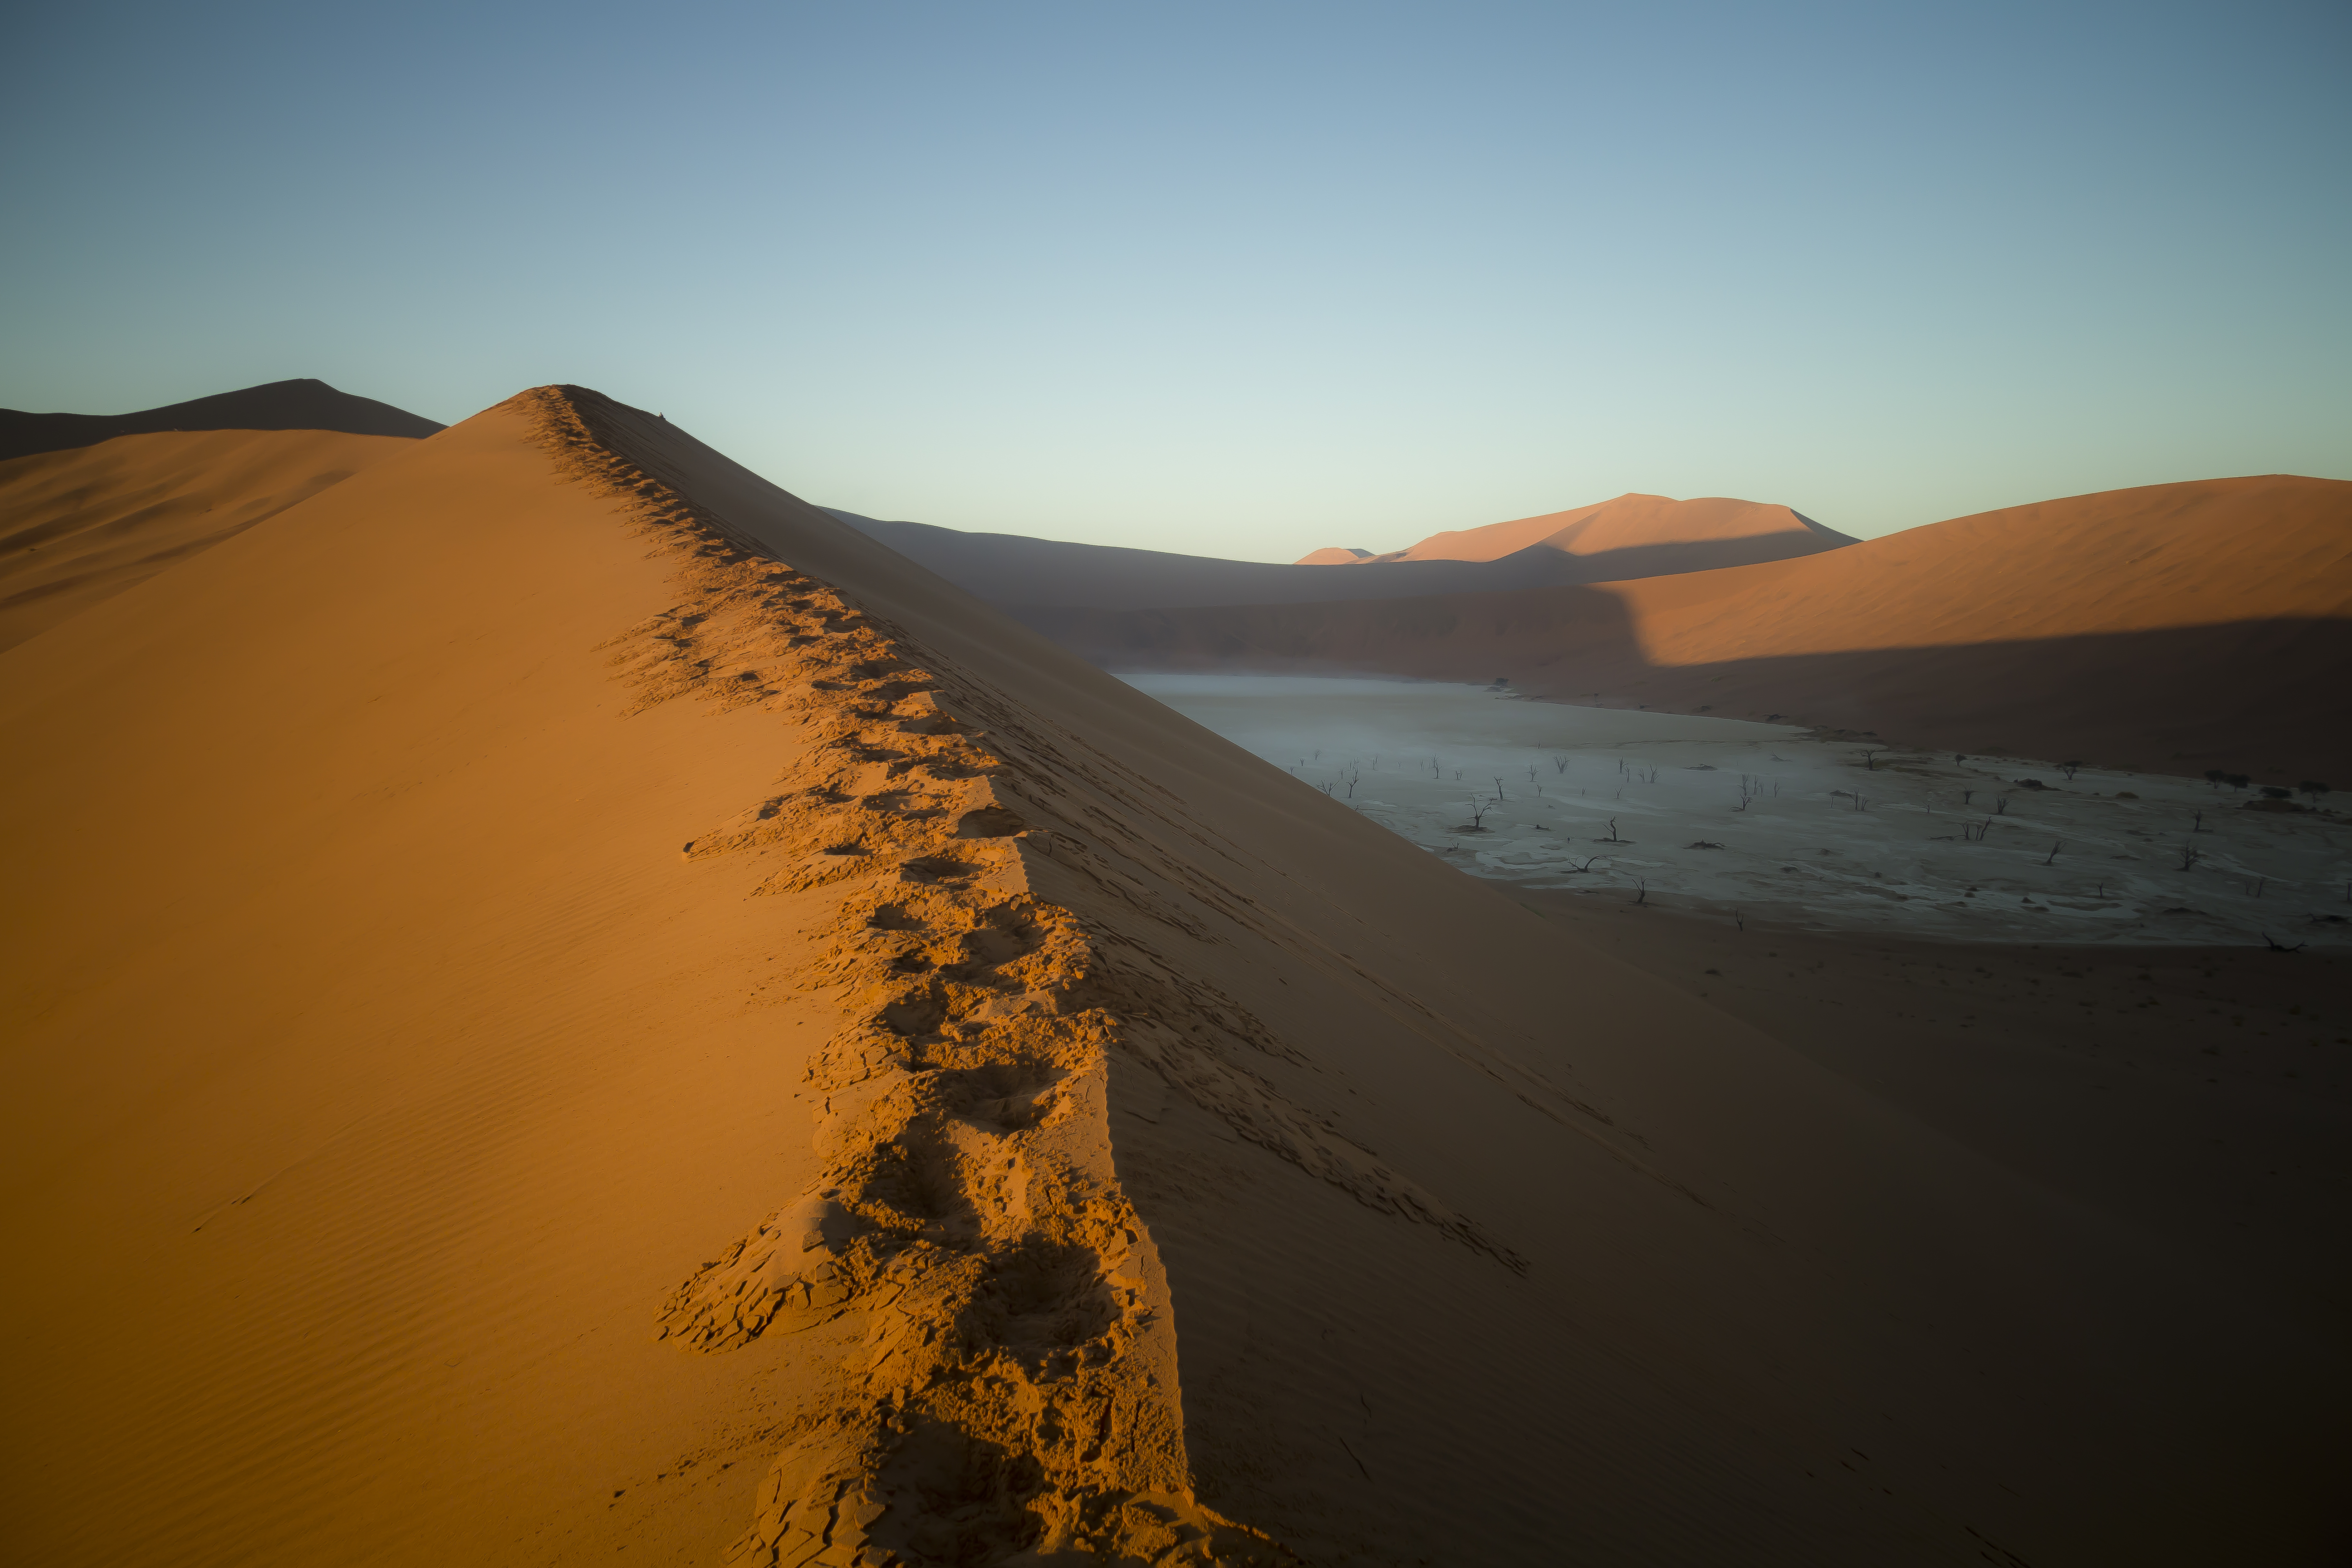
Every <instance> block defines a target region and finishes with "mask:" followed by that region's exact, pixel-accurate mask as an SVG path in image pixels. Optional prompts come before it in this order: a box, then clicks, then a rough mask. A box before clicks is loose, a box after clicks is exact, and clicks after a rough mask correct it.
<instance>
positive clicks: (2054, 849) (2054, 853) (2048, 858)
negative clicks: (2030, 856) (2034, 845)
mask: <svg viewBox="0 0 2352 1568" xmlns="http://www.w3.org/2000/svg"><path fill="white" fill-rule="evenodd" d="M2065 846H2066V841H2065V840H2064V839H2063V838H2061V839H2060V840H2058V842H2057V843H2055V844H2053V845H2052V846H2051V847H2050V853H2049V854H2047V855H2044V856H2043V857H2042V864H2043V865H2044V866H2047V865H2050V864H2051V863H2052V862H2053V861H2055V860H2056V859H2057V858H2058V851H2059V850H2061V849H2063V848H2064V847H2065Z"/></svg>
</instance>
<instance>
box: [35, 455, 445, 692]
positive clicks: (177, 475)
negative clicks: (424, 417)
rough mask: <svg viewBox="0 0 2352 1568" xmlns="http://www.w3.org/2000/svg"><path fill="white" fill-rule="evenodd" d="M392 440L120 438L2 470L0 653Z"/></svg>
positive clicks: (332, 479) (274, 509) (354, 467)
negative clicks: (1, 650)
mask: <svg viewBox="0 0 2352 1568" xmlns="http://www.w3.org/2000/svg"><path fill="white" fill-rule="evenodd" d="M408 446H409V443H408V442H407V441H405V440H403V439H401V438H398V437H389V436H347V435H342V434H339V433H337V432H333V431H327V430H284V431H256V430H215V431H205V432H201V433H191V434H176V433H175V434H169V435H161V436H118V437H114V438H112V439H110V440H108V441H105V442H102V443H100V444H99V445H97V446H94V447H74V448H68V449H67V450H65V451H60V452H49V453H44V454H42V455H40V456H37V457H31V458H16V459H15V460H14V461H11V462H5V463H0V649H5V648H11V647H16V645H17V644H18V643H20V642H23V641H24V640H25V639H26V637H34V636H36V635H37V634H39V633H40V632H42V631H44V630H46V629H47V628H48V627H50V626H56V625H57V624H58V623H59V622H60V621H65V620H69V619H71V618H72V617H73V616H77V615H79V614H80V613H81V612H82V611H83V610H85V609H88V608H89V606H90V605H95V604H97V603H99V602H100V600H102V599H106V598H110V597H111V596H112V595H116V594H119V593H121V591H122V590H123V589H125V588H128V587H130V586H131V585H132V584H136V583H142V582H144V581H145V580H146V579H148V578H150V577H152V576H153V575H154V574H156V573H158V572H161V571H163V569H164V568H165V567H167V566H169V565H171V564H172V563H174V562H177V561H183V560H185V559H186V558H187V557H189V556H191V555H194V554H195V553H196V552H199V551H204V550H209V549H211V548H212V547H213V546H214V545H215V544H218V543H219V542H221V541H222V540H224V539H228V538H231V537H234V536H235V535H236V534H237V533H239V532H242V531H244V530H246V529H248V528H251V527H252V526H253V525H254V524H255V523H257V522H260V521H264V520H265V519H268V518H272V517H275V516H277V515H278V513H279V512H281V511H284V510H286V509H287V508H288V507H289V506H292V505H294V504H295V503H296V502H297V501H301V500H309V499H310V497H311V496H314V495H316V494H318V493H319V492H320V490H322V489H326V488H327V487H328V486H329V485H333V484H340V483H341V482H342V481H343V480H344V479H349V478H351V476H352V475H353V474H355V473H358V472H359V471H360V470H361V469H362V468H366V467H367V466H368V465H370V464H371V463H375V462H379V461H381V460H383V458H388V457H390V456H392V455H393V454H394V453H395V452H400V451H404V450H405V449H406V448H407V447H408Z"/></svg>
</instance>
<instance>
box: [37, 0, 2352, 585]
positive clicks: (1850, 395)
mask: <svg viewBox="0 0 2352 1568" xmlns="http://www.w3.org/2000/svg"><path fill="white" fill-rule="evenodd" d="M8 26H9V31H10V36H11V37H10V46H9V47H8V48H7V49H6V50H5V51H0V212H5V214H6V215H7V221H6V222H5V224H0V405H5V406H9V407H16V408H29V409H38V410H53V409H54V410H71V411H77V412H85V413H116V412H123V411H127V410H131V409H135V408H145V407H152V406H154V405H160V404H163V403H170V402H176V401H179V400H181V399H184V398H188V397H194V396H201V395H205V394H209V393H214V392H220V391H226V390H228V389H230V388H233V387H237V386H245V385H250V384H256V383H258V382H264V381H273V380H278V379H282V378H286V377H289V376H304V375H308V376H318V377H320V378H322V379H324V380H326V381H329V382H331V383H332V384H335V385H337V386H339V387H341V388H343V389H344V390H345V391H349V392H354V393H359V394H362V395H366V396H370V397H376V398H381V399H383V400H384V401H386V402H389V403H393V404H396V405H400V406H402V407H404V408H408V409H412V410H414V411H415V412H417V413H420V414H424V415H425V416H429V417H431V418H434V419H438V420H442V421H445V422H454V421H456V420H458V419H461V418H464V417H465V416H467V415H469V414H471V413H473V412H475V411H476V410H478V409H480V408H482V407H485V406H487V405H490V404H493V403H496V402H498V401H499V400H500V399H502V398H504V397H506V396H508V395H510V394H512V393H514V392H516V391H518V390H520V389H521V388H523V387H525V386H530V385H536V384H544V383H548V382H575V383H581V384H587V385H590V386H593V387H595V388H597V389H599V390H600V391H603V392H604V393H607V394H609V395H613V396H614V397H617V398H620V399H622V400H623V401H625V402H628V403H633V404H635V405H639V406H642V407H646V408H649V409H654V410H656V411H659V412H662V413H665V414H667V416H668V417H669V418H670V419H671V420H672V421H673V422H674V423H677V424H678V425H681V426H685V427H686V428H687V429H688V430H691V431H692V432H694V433H695V434H696V435H698V436H699V437H702V438H703V439H704V440H706V441H709V443H710V444H711V445H713V446H715V447H719V448H720V449H721V450H723V451H725V452H727V453H729V454H730V456H733V457H734V458H737V459H739V460H740V461H741V462H743V463H745V464H746V465H748V466H749V467H751V468H754V469H756V470H758V471H759V472H761V473H762V474H764V475H766V476H767V477H768V478H770V479H773V480H774V481H775V482H777V483H778V484H781V485H782V486H783V487H784V488H785V489H790V490H792V491H793V492H794V493H795V494H798V495H801V496H803V497H805V498H806V499H808V500H814V501H816V502H819V503H820V504H824V505H829V506H835V507H843V508H846V509H849V510H855V511H859V512H864V513H866V514H869V515H872V516H877V517H885V518H908V519H914V520H916V521H925V522H932V523H939V524H942V525H945V526H948V527H953V528H963V529H978V530H988V531H1005V532H1021V533H1030V534H1037V535H1042V536H1045V537H1048V538H1055V539H1069V540H1078V541H1084V542H1093V543H1112V544H1129V545H1137V546H1142V547H1146V548H1152V549H1162V550H1180V551H1185V552H1192V553H1199V554H1211V555H1226V556H1233V557H1237V558H1242V559H1251V560H1289V559H1293V558H1295V557H1297V556H1298V555H1300V554H1303V553H1305V552H1307V551H1309V550H1312V549H1315V548H1318V547H1320V546H1324V545H1331V544H1344V545H1355V546H1359V547H1362V548H1368V549H1373V550H1384V549H1394V548H1399V547H1402V545H1404V544H1406V543H1408V542H1412V540H1415V539H1418V538H1420V537H1422V536H1423V535H1425V534H1427V533H1430V532H1433V531H1436V530H1439V529H1444V528H1463V527H1473V526H1476V525H1478V524H1481V523H1486V522H1493V521H1502V520H1504V519H1507V518H1516V517H1523V516H1529V515H1533V514H1536V513H1539V512H1546V511H1552V510H1560V509H1563V508H1567V507H1570V506H1576V505H1580V504H1583V503H1586V502H1589V501H1593V500H1601V499H1603V498H1606V497H1608V496H1612V495H1616V494H1619V493H1622V492H1623V491H1626V490H1643V491H1649V492H1653V493H1658V494H1664V495H1671V496H1676V497H1687V496H1698V495H1733V496H1741V497H1746V498H1748V499H1751V500H1765V501H1779V502H1785V503H1787V504H1788V505H1790V506H1793V507H1795V508H1797V509H1798V510H1801V511H1802V512H1804V513H1805V514H1806V515H1808V516H1810V517H1812V518H1814V519H1816V520H1818V521H1822V522H1824V523H1826V524H1828V525H1830V526H1831V527H1833V528H1838V529H1842V530H1843V531H1847V532H1849V533H1853V534H1858V535H1862V536H1865V537H1869V536H1875V535H1878V534H1883V533H1885V532H1889V531H1894V530H1897V529H1903V528H1908V527H1915V526H1917V525H1920V524H1924V523H1928V522H1932V521H1937V520H1940V519H1944V518H1948V517H1955V516H1961V515H1966V514H1968V513H1971V512H1976V511H1981V510H1990V509H1992V508H1997V507H2002V506H2011V505H2018V504H2022V503H2025V502H2030V501H2034V500H2044V499H2048V498H2051V497H2054V496H2062V495H2074V494H2081V493H2084V492H2086V491H2092V490H2100V489H2116V488H2118V487H2122V486H2129V485H2142V484H2156V483H2163V482H2167V481H2171V480H2178V479H2200V478H2208V477H2214V476H2219V475H2230V474H2247V473H2264V472H2292V473H2300V474H2308V475H2315V476H2320V477H2326V478H2336V479H2352V288H2347V283H2352V243H2347V242H2352V180H2347V172H2352V91H2347V88H2346V83H2347V80H2352V6H2347V5H2343V4H2342V3H2341V0H2327V3H2324V4H2264V3H2263V0H2243V3H2237V4H2213V5H2168V4H2163V3H2160V0H2159V3H2154V4H2145V3H2143V4H2131V5H2067V4H2063V0H2062V3H2041V4H2033V5H2003V4H1998V3H1991V4H1975V5H1924V4H1914V5H1905V4H1886V3H1884V0H1881V3H1878V4H1871V5H1807V4H1784V5H1753V4H1750V5H1697V4H1694V5H1677V4H1672V3H1664V4H1651V5H1622V4H1620V5H1605V6H1601V5H1595V6H1583V5H1571V4H1552V5H1507V4H1477V3H1464V4H1445V5H1435V4H1423V5H1391V4H1385V3H1381V0H1358V3H1350V4H1345V5H1328V4H1313V3H1296V4H1284V3H1280V0H1255V3H1253V4H1246V5H1228V4H1223V3H1220V0H1194V3H1191V4H1186V5H1140V4H1134V3H1131V0H1087V3H1073V4H1060V3H1035V4H1028V3H1021V0H955V3H952V4H928V3H918V0H869V3H867V4H864V5H839V4H832V5H800V4H792V3H768V4H759V5H702V4H672V5H662V6H646V5H631V6H620V5H602V4H596V3H575V4H566V5H499V4H495V3H491V4H479V5H463V6H457V5H436V4H418V5H404V6H399V7H391V6H383V5H368V6H358V5H336V4H320V3H314V0H313V3H305V4H300V5H237V4H216V5H205V6H190V5H178V4H174V5H111V4H107V3H105V0H93V3H89V4H81V5H72V6H49V7H41V8H37V9H36V8H29V7H28V8H25V9H22V10H19V11H17V12H16V13H15V14H14V16H12V19H11V20H10V22H9V25H8Z"/></svg>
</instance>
